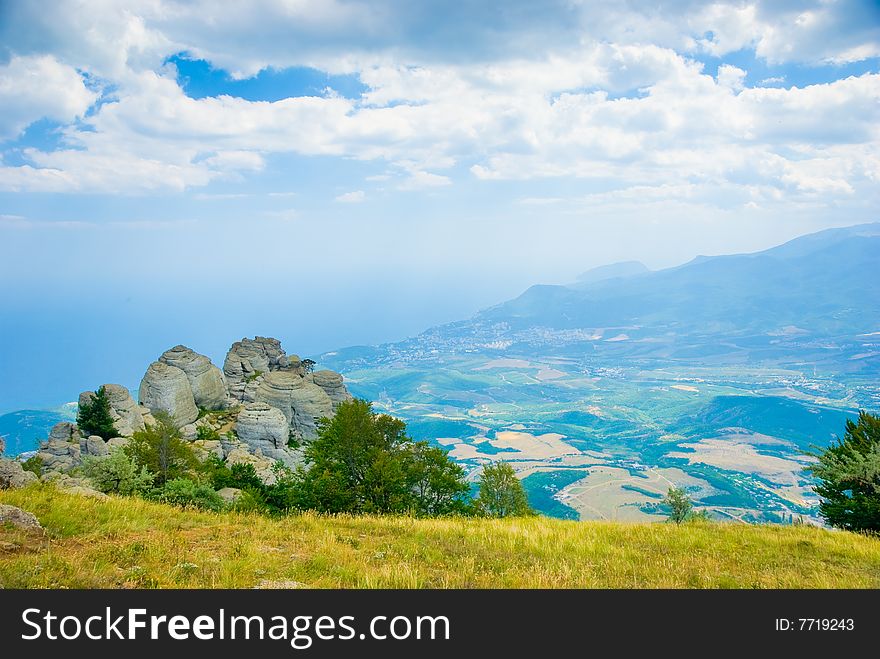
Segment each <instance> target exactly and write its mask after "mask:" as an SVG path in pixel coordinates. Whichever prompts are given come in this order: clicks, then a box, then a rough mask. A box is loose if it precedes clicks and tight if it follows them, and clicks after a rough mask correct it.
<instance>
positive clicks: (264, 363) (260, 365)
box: [223, 336, 290, 402]
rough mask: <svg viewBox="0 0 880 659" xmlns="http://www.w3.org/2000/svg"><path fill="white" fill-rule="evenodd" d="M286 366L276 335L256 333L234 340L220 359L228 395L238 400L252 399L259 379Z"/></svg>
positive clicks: (285, 356) (286, 362)
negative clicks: (269, 336) (251, 336)
mask: <svg viewBox="0 0 880 659" xmlns="http://www.w3.org/2000/svg"><path fill="white" fill-rule="evenodd" d="M289 366H290V364H289V362H288V360H287V355H286V354H285V352H284V350H283V349H282V347H281V342H280V341H279V340H278V339H272V338H267V337H264V336H258V337H255V338H253V339H242V340H241V341H236V342H235V343H233V344H232V347H231V348H230V349H229V352H228V353H226V360H225V361H224V362H223V373H224V375H225V376H226V385H227V388H228V391H229V395H230V396H231V397H232V398H234V399H236V400H239V401H243V402H253V400H254V397H253V396H254V392H255V391H256V388H257V386H258V384H259V380H260V379H261V378H262V377H264V376H265V374H266V373H269V372H270V371H277V370H282V369H287V368H289Z"/></svg>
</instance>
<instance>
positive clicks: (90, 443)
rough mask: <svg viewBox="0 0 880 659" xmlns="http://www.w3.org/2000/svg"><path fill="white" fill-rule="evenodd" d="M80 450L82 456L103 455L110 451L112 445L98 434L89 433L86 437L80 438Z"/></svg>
mask: <svg viewBox="0 0 880 659" xmlns="http://www.w3.org/2000/svg"><path fill="white" fill-rule="evenodd" d="M79 452H80V455H81V456H83V455H91V456H93V457H101V456H104V455H107V454H108V453H110V447H109V446H108V444H107V442H105V441H104V440H103V438H101V437H99V436H98V435H89V437H87V438H86V439H81V440H79Z"/></svg>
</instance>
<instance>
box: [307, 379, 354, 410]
mask: <svg viewBox="0 0 880 659" xmlns="http://www.w3.org/2000/svg"><path fill="white" fill-rule="evenodd" d="M311 377H312V382H314V383H315V384H316V385H318V386H319V387H321V389H323V390H324V393H326V394H327V395H328V396H329V397H330V400H331V401H333V410H334V411H336V408H337V407H339V404H340V403H343V402H345V401H347V400H351V398H352V396H351V394H350V393H348V389H346V388H345V384H343V382H342V376H341V375H340V374H339V373H337V372H336V371H315V372H314V373H312V376H311Z"/></svg>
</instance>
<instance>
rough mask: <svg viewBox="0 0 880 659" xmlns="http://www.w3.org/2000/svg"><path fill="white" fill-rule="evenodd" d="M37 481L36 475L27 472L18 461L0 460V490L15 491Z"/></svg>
mask: <svg viewBox="0 0 880 659" xmlns="http://www.w3.org/2000/svg"><path fill="white" fill-rule="evenodd" d="M36 480H37V477H36V475H35V474H33V473H32V472H30V471H25V470H24V469H23V468H22V466H21V463H20V462H19V461H18V460H7V459H0V490H14V489H15V488H18V487H24V486H25V485H29V484H31V483H33V482H34V481H36Z"/></svg>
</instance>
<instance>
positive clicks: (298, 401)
mask: <svg viewBox="0 0 880 659" xmlns="http://www.w3.org/2000/svg"><path fill="white" fill-rule="evenodd" d="M255 397H256V400H257V401H259V402H263V403H267V404H268V405H271V406H272V407H276V408H278V409H279V410H281V412H282V413H283V414H284V418H285V419H287V423H288V424H289V425H290V427H291V429H292V430H293V431H294V434H295V435H296V436H297V437H299V438H301V439H304V440H310V439H314V438H315V437H316V436H317V421H318V419H320V418H321V417H330V416H332V415H333V401H332V400H331V399H330V396H328V395H327V393H326V392H325V391H324V390H323V389H322V388H321V387H319V386H318V385H316V384H315V383H314V382H312V381H311V380H310V379H306V378H304V377H302V376H301V375H297V374H296V373H294V372H292V371H274V372H270V373H268V374H267V375H266V376H265V377H264V378H263V380H262V381H261V382H260V385H259V387H257V391H256V393H255Z"/></svg>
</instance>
